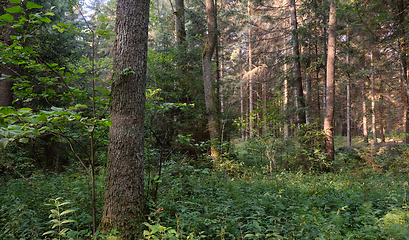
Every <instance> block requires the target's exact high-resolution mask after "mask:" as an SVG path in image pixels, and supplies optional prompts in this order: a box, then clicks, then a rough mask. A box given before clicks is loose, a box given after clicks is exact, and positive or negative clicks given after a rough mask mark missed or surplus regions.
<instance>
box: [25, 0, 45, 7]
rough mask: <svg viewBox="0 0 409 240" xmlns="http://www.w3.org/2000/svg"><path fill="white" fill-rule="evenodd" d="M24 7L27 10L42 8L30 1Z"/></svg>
mask: <svg viewBox="0 0 409 240" xmlns="http://www.w3.org/2000/svg"><path fill="white" fill-rule="evenodd" d="M26 7H27V9H33V8H43V6H40V5H38V4H36V3H33V2H30V1H27V4H26Z"/></svg>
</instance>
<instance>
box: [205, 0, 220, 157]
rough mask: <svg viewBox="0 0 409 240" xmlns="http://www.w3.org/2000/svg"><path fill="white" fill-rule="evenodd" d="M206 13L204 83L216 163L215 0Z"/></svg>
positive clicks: (209, 3) (212, 155)
mask: <svg viewBox="0 0 409 240" xmlns="http://www.w3.org/2000/svg"><path fill="white" fill-rule="evenodd" d="M206 15H207V27H208V33H207V42H206V46H205V48H204V50H203V56H202V63H203V84H204V95H205V102H206V112H207V119H208V128H209V135H210V141H211V147H210V151H211V157H212V159H213V161H214V164H216V161H217V159H218V158H219V151H218V150H217V147H216V146H217V139H218V138H219V120H218V117H217V103H216V96H215V88H214V82H213V78H212V56H213V53H214V50H215V48H216V42H217V35H216V31H217V29H216V20H217V18H216V11H215V6H214V2H213V0H206Z"/></svg>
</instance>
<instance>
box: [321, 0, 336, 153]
mask: <svg viewBox="0 0 409 240" xmlns="http://www.w3.org/2000/svg"><path fill="white" fill-rule="evenodd" d="M328 25H329V27H328V57H327V96H326V103H327V104H326V108H325V119H324V131H325V136H326V141H325V153H326V155H327V156H328V158H329V159H331V160H334V129H333V128H334V101H335V100H334V95H335V40H336V34H337V33H336V8H335V4H334V2H333V0H330V14H329V22H328Z"/></svg>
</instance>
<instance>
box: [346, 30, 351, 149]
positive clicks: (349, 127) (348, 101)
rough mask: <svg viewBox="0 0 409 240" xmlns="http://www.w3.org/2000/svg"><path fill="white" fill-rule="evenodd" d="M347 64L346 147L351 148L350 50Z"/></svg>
mask: <svg viewBox="0 0 409 240" xmlns="http://www.w3.org/2000/svg"><path fill="white" fill-rule="evenodd" d="M347 43H348V44H349V43H350V42H349V26H347ZM346 63H347V68H348V70H347V147H348V148H351V146H352V138H351V76H350V75H351V74H350V71H349V65H350V64H351V60H350V50H349V49H348V50H347V56H346Z"/></svg>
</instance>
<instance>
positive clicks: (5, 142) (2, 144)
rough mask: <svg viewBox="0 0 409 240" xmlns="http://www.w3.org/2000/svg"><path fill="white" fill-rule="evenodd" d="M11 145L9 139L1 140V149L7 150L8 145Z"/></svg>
mask: <svg viewBox="0 0 409 240" xmlns="http://www.w3.org/2000/svg"><path fill="white" fill-rule="evenodd" d="M8 143H9V139H8V138H2V139H0V148H6V146H7V144H8Z"/></svg>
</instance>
